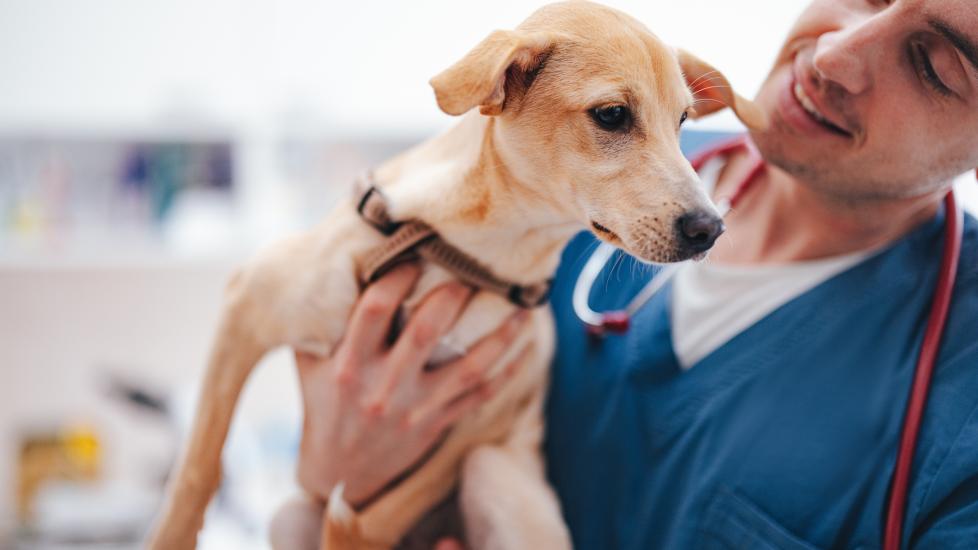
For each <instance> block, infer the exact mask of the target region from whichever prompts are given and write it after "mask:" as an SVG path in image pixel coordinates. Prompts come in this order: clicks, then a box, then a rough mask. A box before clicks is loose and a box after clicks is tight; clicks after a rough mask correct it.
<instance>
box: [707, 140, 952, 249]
mask: <svg viewBox="0 0 978 550" xmlns="http://www.w3.org/2000/svg"><path fill="white" fill-rule="evenodd" d="M746 164H749V163H748V162H746V161H745V160H744V158H743V157H742V156H740V155H737V156H735V157H732V158H731V159H730V162H729V164H728V168H727V169H725V170H724V173H723V174H722V175H721V181H719V182H718V185H717V188H718V189H720V190H722V189H724V188H726V189H730V188H732V187H734V186H735V185H736V183H734V182H735V181H737V179H738V178H743V177H744V173H745V168H744V166H745V165H746ZM942 196H943V193H942V192H937V193H932V194H929V195H923V196H919V197H913V198H905V199H886V200H881V199H877V200H861V201H851V200H844V199H840V198H838V197H833V196H830V195H827V194H825V193H821V192H819V191H818V190H816V189H815V188H813V187H812V186H809V185H806V184H805V183H803V182H801V181H799V180H797V179H796V178H794V177H793V176H792V175H790V174H788V173H786V172H784V171H783V170H780V169H779V168H777V167H774V166H771V165H770V164H769V165H768V167H767V170H765V171H764V172H763V173H762V175H760V176H759V177H758V178H757V181H755V182H753V183H752V184H751V187H750V189H749V190H748V191H747V195H745V196H744V198H743V200H742V201H741V202H740V204H739V205H738V208H737V209H736V211H732V212H730V214H728V216H727V218H726V220H725V221H726V224H727V234H726V235H724V236H723V237H721V239H720V241H719V242H718V243H717V245H716V246H715V247H714V249H713V251H711V252H710V259H711V260H712V261H716V262H719V263H729V264H755V263H786V262H795V261H802V260H814V259H820V258H828V257H832V256H839V255H842V254H848V253H854V252H859V251H865V250H872V249H875V248H879V247H882V246H885V245H886V244H889V243H891V242H893V241H895V240H897V239H899V238H900V237H902V236H903V235H905V234H906V233H908V232H909V231H911V230H912V229H913V228H915V227H917V226H918V225H920V224H921V223H922V222H924V221H925V220H927V219H930V218H931V217H933V216H934V214H935V213H936V212H937V209H938V207H939V205H940V201H941V197H942Z"/></svg>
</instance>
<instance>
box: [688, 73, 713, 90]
mask: <svg viewBox="0 0 978 550" xmlns="http://www.w3.org/2000/svg"><path fill="white" fill-rule="evenodd" d="M719 74H720V71H715V70H714V71H709V72H706V73H703V74H701V75H699V76H698V77H696V79H695V80H693V81H692V82H690V83H689V87H690V88H692V87H693V86H695V85H696V84H697V83H698V82H699V81H701V80H703V79H706V78H709V79H712V78H713V75H719Z"/></svg>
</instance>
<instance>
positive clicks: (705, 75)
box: [676, 49, 768, 131]
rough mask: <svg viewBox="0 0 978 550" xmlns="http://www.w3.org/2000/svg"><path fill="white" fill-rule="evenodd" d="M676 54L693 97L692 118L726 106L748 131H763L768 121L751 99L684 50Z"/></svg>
mask: <svg viewBox="0 0 978 550" xmlns="http://www.w3.org/2000/svg"><path fill="white" fill-rule="evenodd" d="M676 54H677V55H678V56H679V66H680V67H682V69H683V74H684V75H685V77H686V85H687V86H689V87H690V90H691V91H692V92H693V97H694V98H695V99H696V106H695V111H696V114H695V116H694V118H699V117H702V116H706V115H709V114H712V113H714V112H716V111H719V110H720V109H723V108H724V107H730V108H731V109H733V111H734V113H735V114H736V115H737V118H739V119H740V121H741V122H743V123H744V124H745V125H746V126H747V127H748V128H750V129H751V130H757V131H763V130H765V129H766V128H767V125H768V120H767V116H766V115H765V114H764V111H762V110H761V109H760V108H759V107H758V106H757V105H756V104H755V103H754V102H753V101H750V100H747V99H744V98H743V97H741V96H740V95H738V94H737V93H736V92H734V91H733V88H732V87H731V86H730V82H728V81H727V77H725V76H723V73H721V72H720V71H718V70H716V69H715V68H713V66H712V65H710V64H709V63H707V62H706V61H703V60H702V59H700V58H698V57H696V56H695V55H693V54H691V53H689V52H687V51H686V50H682V49H680V50H677V51H676Z"/></svg>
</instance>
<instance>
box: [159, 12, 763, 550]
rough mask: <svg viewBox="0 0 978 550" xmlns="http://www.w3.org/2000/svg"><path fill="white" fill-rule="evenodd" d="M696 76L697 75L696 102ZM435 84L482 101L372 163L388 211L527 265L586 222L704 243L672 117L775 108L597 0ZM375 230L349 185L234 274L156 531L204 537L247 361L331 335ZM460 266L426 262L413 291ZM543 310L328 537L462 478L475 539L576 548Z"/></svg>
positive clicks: (478, 300) (494, 301) (352, 537)
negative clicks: (346, 193) (393, 477)
mask: <svg viewBox="0 0 978 550" xmlns="http://www.w3.org/2000/svg"><path fill="white" fill-rule="evenodd" d="M684 72H685V79H684V74H683V73H684ZM689 84H692V85H694V87H695V86H696V85H698V86H699V87H700V88H703V92H704V93H703V94H700V95H698V101H694V96H693V93H691V90H690V87H689ZM431 85H432V86H433V87H434V89H435V94H436V96H437V99H438V105H439V106H440V107H441V108H442V110H444V111H445V112H446V113H448V114H451V115H462V114H464V113H467V112H469V111H470V110H472V109H473V108H475V107H478V108H479V109H478V112H471V113H469V114H467V115H466V116H465V117H464V118H463V119H462V120H461V122H460V123H459V124H458V125H457V126H455V127H454V128H452V129H451V130H449V131H448V132H447V133H445V134H443V135H441V136H438V137H436V138H434V139H432V140H430V141H427V142H425V143H423V144H421V145H419V146H417V147H415V148H414V149H411V150H409V151H407V152H406V153H404V154H402V155H400V156H398V157H396V158H394V159H392V160H390V161H388V162H386V163H385V164H383V165H382V166H380V167H379V168H378V169H377V170H376V180H377V182H378V184H379V185H380V186H381V188H382V189H383V192H384V194H385V195H386V197H387V198H388V199H389V203H390V212H391V214H392V216H393V218H394V219H397V220H410V219H419V220H423V221H424V222H426V223H427V224H429V225H430V226H432V227H433V228H435V229H436V230H437V231H438V233H439V234H440V235H441V236H442V237H443V238H444V239H445V240H446V241H448V242H450V243H451V244H453V245H455V246H456V247H457V248H459V249H461V250H463V251H465V252H467V253H468V254H470V255H472V256H474V257H476V258H478V259H479V260H481V261H482V262H483V263H484V264H485V265H487V266H490V267H491V269H492V271H493V272H494V274H495V275H496V276H498V277H500V278H503V279H507V280H510V281H514V282H517V283H520V284H530V283H535V282H537V281H540V280H545V279H547V278H549V277H551V275H552V274H553V272H554V270H555V269H556V266H557V261H558V257H559V254H560V251H561V249H562V248H563V246H564V244H565V243H566V241H567V240H568V239H569V238H570V237H571V236H572V235H574V234H575V233H576V232H578V231H579V230H580V229H581V228H585V227H587V228H592V229H594V230H595V233H596V234H597V236H598V237H599V238H601V239H604V240H605V241H608V242H611V243H613V244H615V245H617V246H620V247H622V248H624V249H625V250H626V251H628V252H630V253H631V254H633V255H634V256H637V257H639V258H641V259H644V260H647V261H650V262H672V261H679V260H684V259H687V258H690V257H693V256H698V255H701V254H702V253H704V252H705V250H706V249H707V248H709V247H710V245H711V244H712V242H713V240H714V239H715V238H716V236H717V234H719V232H720V231H721V230H722V225H721V224H720V221H719V218H718V217H717V214H716V211H715V210H714V207H713V205H712V203H711V202H710V200H709V198H708V197H707V196H706V194H705V192H704V191H703V189H702V188H701V186H700V184H699V180H698V178H697V176H696V173H695V172H694V171H693V169H692V168H691V167H690V165H689V163H688V162H687V161H686V159H685V158H684V157H683V155H682V153H681V152H680V149H679V127H680V124H681V121H682V120H684V119H685V118H686V116H687V115H688V116H691V117H692V116H702V115H705V114H708V113H711V112H713V111H716V110H718V109H720V108H722V107H724V106H726V105H729V106H731V107H733V108H734V109H735V111H736V112H737V114H738V116H740V117H741V119H742V120H744V121H745V122H746V123H747V124H748V125H750V126H762V125H763V124H764V123H763V120H762V118H761V115H760V114H759V113H758V112H757V110H756V109H755V108H754V106H753V105H752V104H750V103H749V102H747V101H745V100H743V99H742V98H739V97H737V96H736V95H734V94H733V93H732V91H731V90H730V88H729V85H728V84H727V82H726V80H724V79H723V77H722V76H721V75H719V73H717V72H716V71H715V70H714V69H712V67H710V66H708V65H706V64H705V63H703V62H701V61H699V60H697V59H695V58H693V57H692V56H690V55H688V54H684V53H682V52H679V53H677V52H675V51H674V50H672V49H670V48H668V47H666V46H665V45H664V44H663V43H661V42H660V41H659V40H658V39H657V38H656V37H655V36H654V35H653V34H652V33H651V32H649V31H648V30H647V29H646V28H645V27H644V26H643V25H641V24H640V23H638V22H637V21H635V20H634V19H632V18H630V17H628V16H627V15H625V14H623V13H620V12H618V11H615V10H612V9H608V8H605V7H602V6H599V5H596V4H591V3H586V2H571V3H562V4H554V5H550V6H547V7H544V8H542V9H540V10H539V11H537V12H536V13H534V14H533V15H532V16H531V17H530V18H529V19H527V20H526V21H525V22H524V23H523V24H522V25H520V26H519V28H518V29H517V30H515V31H496V32H494V33H492V34H491V35H490V36H489V37H488V38H486V39H485V40H483V41H482V42H481V43H480V44H479V45H477V46H476V47H475V49H473V50H472V51H471V52H469V54H468V55H466V56H465V57H464V58H463V59H462V60H461V61H459V62H458V63H456V64H455V65H454V66H452V67H450V68H449V69H448V70H446V71H445V72H443V73H442V74H440V75H438V76H436V77H435V78H433V79H432V80H431ZM694 103H695V111H694ZM382 241H383V236H382V235H381V234H380V233H379V232H377V231H376V230H375V229H373V228H371V227H370V226H368V225H367V224H365V223H364V222H363V220H361V219H360V218H359V217H358V215H357V213H356V211H355V204H354V203H353V201H350V202H346V203H344V204H341V205H340V206H339V207H338V208H337V209H336V210H335V211H334V212H333V213H332V214H331V215H330V216H329V218H328V220H327V221H326V222H325V223H323V224H321V225H319V226H318V227H316V228H314V229H313V230H312V231H310V232H308V233H306V234H304V235H300V236H297V237H295V238H292V239H290V240H288V241H286V242H283V243H281V244H279V245H278V246H276V247H274V248H272V249H270V250H268V251H266V252H265V253H263V254H262V255H260V256H259V257H258V258H256V259H255V260H254V261H253V262H252V263H251V264H250V265H249V266H247V267H245V268H244V269H242V270H241V271H240V272H239V273H238V274H237V275H236V276H235V277H234V278H233V280H232V281H231V282H230V284H229V287H228V290H227V302H226V306H225V311H224V314H223V318H222V321H221V324H220V328H219V332H218V335H217V341H216V343H215V347H214V351H213V353H212V356H211V358H210V362H209V364H208V368H207V374H206V378H205V380H204V386H203V390H202V395H201V399H200V405H199V410H198V411H197V416H196V418H195V422H194V426H193V432H192V436H191V439H190V442H189V446H188V448H187V450H186V453H185V455H184V456H183V459H182V461H181V463H180V465H179V468H178V470H177V471H176V475H175V477H174V479H173V482H172V485H171V488H170V491H169V494H168V500H167V503H166V505H165V509H164V511H163V515H162V518H161V521H160V523H159V525H158V528H157V530H156V531H155V533H154V535H153V538H152V542H151V547H152V548H154V549H157V550H172V549H183V548H192V547H194V545H195V542H196V536H197V532H198V531H199V529H200V528H201V526H202V522H203V517H204V511H205V509H206V507H207V504H208V501H209V500H210V498H211V496H212V494H213V493H214V491H215V489H216V488H217V486H218V480H219V475H220V460H221V449H222V446H223V443H224V439H225V437H226V435H227V430H228V426H229V424H230V421H231V418H232V413H233V410H234V406H235V402H236V401H237V399H238V396H239V393H240V391H241V389H242V386H243V385H244V383H245V380H246V379H247V377H248V375H249V373H250V372H251V370H252V368H253V367H254V365H255V364H256V363H257V362H258V360H259V359H260V358H261V357H262V356H263V355H264V354H265V353H266V352H268V351H269V350H271V349H272V348H275V347H278V346H282V345H287V346H292V347H294V348H296V349H302V350H305V351H312V352H315V353H317V354H329V353H330V351H331V349H332V348H333V347H334V345H336V344H337V342H338V341H339V339H340V337H341V336H342V335H343V331H344V328H345V326H346V323H347V320H348V317H349V314H350V312H351V309H352V307H353V305H354V303H355V302H356V300H357V297H358V296H359V294H360V292H361V291H362V289H363V287H362V281H360V280H358V276H357V273H358V270H357V268H358V262H361V261H362V259H363V257H364V255H365V254H366V253H367V252H368V251H370V250H371V249H374V248H375V247H377V246H378V245H380V244H381V243H382ZM450 277H451V276H450V275H449V274H448V273H447V272H446V271H445V270H443V269H441V268H440V267H437V266H434V265H427V266H425V268H424V272H423V275H422V276H421V279H420V280H419V282H418V283H417V285H416V288H415V289H414V291H413V294H412V296H411V297H410V298H409V300H408V301H407V303H406V304H405V307H406V308H408V309H410V308H411V307H413V306H415V305H416V304H418V302H419V301H420V300H421V299H422V298H423V297H424V296H425V295H426V294H427V293H429V292H430V291H431V290H432V289H434V288H435V287H436V286H438V285H440V284H442V283H444V282H446V281H447V280H449V279H450ZM514 307H515V306H514V305H513V304H512V303H510V302H509V301H507V300H506V299H505V298H504V297H502V296H500V295H498V294H494V293H489V292H484V291H483V292H478V293H477V294H475V296H474V297H473V298H472V299H471V301H470V302H469V304H468V306H467V309H466V310H465V311H464V312H463V313H462V314H461V315H460V317H459V319H458V321H457V323H456V324H455V326H454V328H453V329H452V332H451V334H450V335H449V336H450V338H451V339H452V340H453V341H454V342H456V343H459V344H462V345H463V346H466V347H467V346H470V345H471V344H473V343H474V342H476V341H477V340H479V339H480V338H482V337H483V336H485V335H486V334H487V333H489V332H491V331H492V330H493V329H494V328H495V327H497V326H498V325H499V324H500V323H501V322H502V321H503V320H504V319H505V318H507V317H508V316H509V315H510V314H511V313H512V312H513V310H514ZM551 323H552V321H551V319H550V314H549V313H548V312H547V311H546V310H545V309H543V308H538V309H536V310H534V311H533V315H532V319H531V327H532V330H528V331H526V334H524V335H523V338H522V340H521V341H519V342H517V345H515V346H514V348H513V350H512V351H513V353H511V354H510V356H508V357H504V358H503V359H502V360H501V361H500V365H505V364H507V363H509V362H510V361H511V360H512V359H513V358H514V356H515V355H516V353H517V352H518V351H519V350H521V349H525V348H526V344H527V342H529V348H528V349H529V352H528V353H525V354H524V355H523V356H522V361H525V364H524V365H523V366H522V368H520V369H519V371H518V372H519V374H518V375H516V377H515V378H514V379H513V380H511V381H509V382H508V383H507V384H506V385H505V386H504V388H505V389H504V390H503V391H501V392H499V393H498V394H496V395H494V396H493V397H492V398H491V399H490V400H489V401H487V402H486V404H485V405H484V406H482V407H480V408H479V409H478V410H476V411H475V412H473V413H471V414H470V415H469V416H466V417H464V418H463V419H462V420H461V421H459V422H458V423H457V424H456V426H455V427H454V428H453V429H452V430H451V432H450V433H449V434H448V436H447V437H446V439H445V440H444V442H443V443H442V445H441V446H440V447H439V448H438V450H437V451H436V452H435V453H434V454H433V455H432V456H431V457H430V458H429V459H428V460H427V461H426V462H425V463H424V464H423V465H422V466H421V467H420V468H419V469H418V470H417V471H416V472H414V473H413V474H412V475H411V476H409V477H408V478H407V479H405V480H403V481H402V482H400V483H399V484H398V485H397V486H395V487H394V488H392V489H391V490H389V492H387V493H385V494H384V495H383V496H382V497H381V498H380V499H378V500H377V501H375V502H374V503H372V504H371V505H370V506H368V507H367V508H366V509H365V510H362V511H360V512H359V513H354V512H353V511H352V510H351V509H350V508H349V507H347V506H346V505H345V504H344V502H343V500H342V495H341V494H339V492H338V491H334V494H333V495H332V497H331V499H330V503H329V505H328V506H327V508H328V511H327V513H326V518H325V519H326V523H325V526H324V529H323V534H322V539H321V545H322V547H324V548H329V549H330V550H336V549H339V548H389V547H392V546H393V545H395V544H396V543H397V542H398V541H399V540H400V539H401V538H402V537H403V536H404V534H405V533H406V532H407V531H408V530H409V529H410V528H411V527H412V526H413V525H414V524H415V523H416V522H417V521H418V520H419V518H421V517H422V516H423V515H424V514H425V512H426V511H428V510H430V509H431V508H432V507H433V506H434V505H435V504H437V503H439V502H441V501H442V500H443V499H444V498H445V497H446V496H447V495H448V494H449V493H450V492H451V491H452V490H453V489H454V488H456V487H458V486H459V483H460V482H461V493H460V495H461V497H460V501H461V504H462V507H463V512H464V517H465V521H466V528H467V533H468V536H469V539H470V540H469V544H470V545H471V546H474V547H480V548H484V547H492V548H548V549H552V548H567V547H569V546H570V538H569V535H568V532H567V530H566V527H565V526H564V524H563V522H562V520H561V515H560V510H559V508H558V504H557V501H556V498H555V496H554V495H553V493H552V491H551V489H550V488H549V487H548V485H547V483H546V481H545V478H544V472H543V463H542V459H541V457H540V454H539V445H540V442H541V438H542V433H543V430H542V412H541V407H542V402H543V398H544V392H545V387H546V382H547V367H548V364H549V361H550V357H551V350H552V347H553V342H554V338H553V329H552V326H551ZM497 370H498V369H497Z"/></svg>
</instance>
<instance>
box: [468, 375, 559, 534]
mask: <svg viewBox="0 0 978 550" xmlns="http://www.w3.org/2000/svg"><path fill="white" fill-rule="evenodd" d="M544 392H545V387H543V386H541V387H540V388H538V389H537V390H536V391H535V394H534V396H533V400H532V401H531V402H530V404H529V406H528V407H527V408H526V410H525V411H523V414H522V416H521V418H520V419H519V420H518V421H517V423H516V426H515V427H514V431H513V433H512V434H511V435H510V437H509V439H508V440H507V441H506V443H505V444H503V445H498V446H496V445H486V446H482V447H479V448H477V449H475V450H474V451H473V452H472V453H470V454H469V455H468V456H467V457H466V460H465V464H464V466H463V469H462V483H461V490H460V504H461V507H462V517H463V518H464V521H465V532H466V538H467V539H468V548H470V549H471V550H519V549H524V548H547V549H554V550H560V549H570V548H571V540H570V533H569V532H568V530H567V526H566V525H565V523H564V520H563V517H562V516H561V513H560V505H559V503H558V502H557V498H556V495H555V494H554V492H553V489H552V488H551V487H550V486H549V485H548V484H547V480H546V476H545V474H544V466H543V459H542V457H541V456H540V444H541V441H542V437H543V410H542V405H543V397H544Z"/></svg>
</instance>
